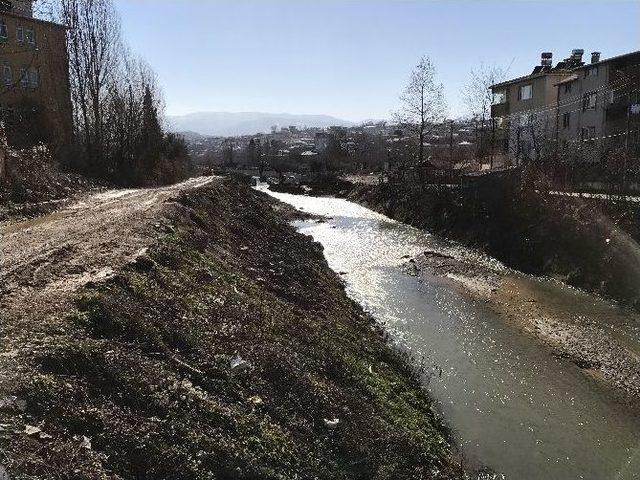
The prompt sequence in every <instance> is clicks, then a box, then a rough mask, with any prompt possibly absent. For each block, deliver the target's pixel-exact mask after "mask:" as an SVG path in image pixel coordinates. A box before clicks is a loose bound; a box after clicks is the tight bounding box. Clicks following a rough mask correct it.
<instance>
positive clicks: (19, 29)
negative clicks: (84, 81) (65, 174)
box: [0, 0, 73, 149]
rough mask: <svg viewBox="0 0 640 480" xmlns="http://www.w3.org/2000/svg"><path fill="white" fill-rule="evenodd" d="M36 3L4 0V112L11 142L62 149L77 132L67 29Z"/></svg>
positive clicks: (0, 51)
mask: <svg viewBox="0 0 640 480" xmlns="http://www.w3.org/2000/svg"><path fill="white" fill-rule="evenodd" d="M32 4H33V2H32V1H24V0H23V1H8V0H0V114H1V117H2V119H3V121H4V123H5V129H6V133H7V137H8V140H9V142H10V143H12V144H14V145H16V146H19V147H24V146H29V145H33V144H37V143H39V142H45V143H48V144H50V145H51V146H52V147H53V148H54V149H60V148H63V147H64V146H67V145H69V144H70V143H71V141H72V135H73V118H72V110H71V99H70V89H69V62H68V58H67V49H66V32H65V27H64V26H62V25H58V24H55V23H51V22H46V21H43V20H39V19H36V18H33V16H32V14H33V11H32Z"/></svg>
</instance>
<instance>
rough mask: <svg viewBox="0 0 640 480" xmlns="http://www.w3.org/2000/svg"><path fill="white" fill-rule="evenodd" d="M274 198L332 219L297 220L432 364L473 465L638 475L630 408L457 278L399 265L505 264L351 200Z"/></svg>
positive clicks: (562, 475)
mask: <svg viewBox="0 0 640 480" xmlns="http://www.w3.org/2000/svg"><path fill="white" fill-rule="evenodd" d="M273 195H274V196H276V197H277V198H279V199H280V200H283V201H285V202H287V203H289V204H292V205H294V206H295V207H297V208H300V209H303V210H304V211H306V212H309V213H314V214H321V215H326V216H330V217H332V219H331V220H329V221H327V222H326V223H317V222H299V223H297V224H296V226H297V228H298V229H299V231H300V232H302V233H305V234H308V235H312V236H313V238H314V239H315V240H316V241H318V242H320V243H322V245H323V246H324V248H325V255H326V257H327V260H328V262H329V264H330V266H331V267H332V268H333V269H334V270H335V271H338V272H344V273H345V274H344V278H345V281H346V283H347V289H348V292H349V294H350V295H351V296H352V298H354V299H355V300H356V301H358V302H359V303H360V304H362V305H363V306H364V307H365V308H366V309H367V310H368V311H370V312H371V313H372V314H373V315H374V316H375V317H376V318H377V319H378V320H379V321H381V322H383V323H384V324H385V325H386V327H387V328H388V330H389V331H390V332H391V333H392V336H393V337H394V338H395V339H396V340H397V341H398V342H399V343H401V344H403V345H404V346H405V347H407V348H409V349H411V350H412V351H413V353H414V354H415V356H416V358H424V362H425V364H426V365H427V366H429V367H431V371H432V372H433V375H432V376H431V379H430V381H429V382H428V385H429V389H430V391H431V394H432V396H433V397H434V398H435V399H436V401H437V402H438V404H439V410H440V412H441V413H442V415H443V416H444V417H445V419H446V421H447V422H448V424H449V425H450V426H451V427H452V428H453V429H454V431H455V434H456V437H457V440H458V442H459V443H460V446H461V448H462V450H463V451H464V455H465V457H466V459H467V460H468V461H469V462H470V463H471V464H472V465H475V466H480V465H486V466H489V467H491V468H492V469H494V470H496V471H498V472H501V473H502V474H503V475H504V478H508V479H514V480H524V479H532V480H533V479H536V480H538V479H559V480H565V479H594V480H606V479H640V419H639V418H638V417H637V416H636V415H634V414H633V413H632V412H631V411H630V409H629V407H625V406H624V405H622V404H620V403H618V402H616V401H615V400H614V399H613V398H612V396H611V394H610V393H609V392H607V391H605V390H604V389H603V388H602V387H600V386H599V384H597V383H596V382H594V381H593V380H591V379H589V378H588V377H587V376H586V375H584V373H582V372H581V371H580V370H579V369H578V367H576V366H575V365H574V364H572V363H570V362H568V361H566V360H563V359H558V358H554V357H552V356H551V355H549V353H548V352H547V351H545V350H544V349H543V348H542V347H540V346H539V345H537V344H536V343H535V342H534V341H533V340H532V339H530V338H528V337H525V336H523V335H522V334H521V333H519V332H518V331H517V330H515V329H514V328H513V327H510V326H509V325H507V324H506V323H505V322H504V321H503V320H502V319H501V318H498V317H497V316H496V315H495V314H494V313H492V312H491V311H490V310H488V309H487V308H486V307H485V306H484V305H483V303H482V302H479V301H477V300H473V299H471V298H470V297H469V296H468V295H465V294H464V293H461V292H460V290H459V289H457V288H455V287H454V286H453V285H452V284H451V283H447V281H446V280H442V279H440V278H436V277H433V278H427V279H423V280H420V279H418V278H415V277H411V276H409V275H407V274H405V273H403V272H402V270H401V269H400V268H399V266H400V265H401V264H402V263H403V260H402V257H403V256H405V255H411V256H413V255H417V254H419V253H420V252H422V251H424V250H425V249H430V250H436V251H441V252H443V253H446V254H449V255H453V256H454V257H457V258H464V259H469V258H471V259H472V260H473V261H474V262H483V263H485V264H487V265H489V266H490V267H491V268H493V269H498V270H499V269H501V268H504V267H502V266H501V265H500V263H499V262H497V261H495V260H492V259H490V258H487V257H484V256H482V255H480V254H478V253H476V252H473V251H471V250H467V249H464V248H460V247H457V246H455V245H452V244H450V243H447V242H445V241H443V240H441V239H438V238H436V237H434V236H430V235H428V234H426V233H424V232H423V231H420V230H417V229H414V228H412V227H409V226H406V225H403V224H400V223H397V222H395V221H392V220H389V219H388V218H386V217H384V216H382V215H379V214H377V213H374V212H372V211H370V210H367V209H365V208H363V207H360V206H358V205H356V204H354V203H351V202H347V201H345V200H340V199H331V198H313V197H304V196H298V195H287V194H273ZM549 288H552V287H549ZM569 301H570V300H569Z"/></svg>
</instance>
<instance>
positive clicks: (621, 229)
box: [348, 182, 640, 310]
mask: <svg viewBox="0 0 640 480" xmlns="http://www.w3.org/2000/svg"><path fill="white" fill-rule="evenodd" d="M348 198H349V199H352V200H355V201H358V202H359V203H361V204H363V205H365V206H367V207H369V208H372V209H373V210H376V211H378V212H380V213H383V214H385V215H387V216H389V217H391V218H393V219H395V220H398V221H401V222H404V223H408V224H410V225H413V226H416V227H419V228H425V229H427V230H428V231H430V232H432V233H435V234H438V235H441V236H443V237H445V238H449V239H452V240H455V241H459V242H461V243H463V244H465V245H468V246H470V247H473V248H477V249H479V250H482V251H483V252H486V253H487V254H488V255H490V256H492V257H494V258H497V259H498V260H500V261H501V262H503V263H504V264H505V265H507V266H509V267H511V268H514V269H516V270H519V271H521V272H524V273H527V274H532V275H538V276H547V277H552V278H555V279H558V280H560V281H562V282H563V283H566V284H568V285H571V286H574V287H578V288H581V289H584V290H586V291H589V292H593V293H596V294H598V295H601V296H604V297H607V298H609V299H612V300H614V301H616V302H619V303H621V304H623V305H625V306H628V307H630V308H634V309H636V310H639V309H640V290H638V288H637V287H638V285H640V247H639V246H638V243H637V242H638V239H640V222H639V221H638V218H640V207H638V206H637V205H635V204H628V203H625V202H615V201H608V202H604V201H601V200H597V199H588V198H572V197H558V196H552V195H544V194H540V193H536V192H535V191H533V190H530V189H522V188H520V186H519V184H518V183H516V182H506V183H501V182H493V183H491V182H486V184H481V183H480V184H479V185H477V186H476V185H470V186H467V187H465V188H458V189H438V188H425V189H421V188H418V187H416V186H414V187H413V188H412V187H410V186H406V185H396V184H389V183H385V184H380V185H374V186H356V187H354V188H353V189H352V191H351V192H350V193H349V195H348Z"/></svg>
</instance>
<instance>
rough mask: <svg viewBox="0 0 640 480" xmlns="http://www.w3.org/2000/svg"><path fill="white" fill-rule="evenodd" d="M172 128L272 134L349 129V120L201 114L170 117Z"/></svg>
mask: <svg viewBox="0 0 640 480" xmlns="http://www.w3.org/2000/svg"><path fill="white" fill-rule="evenodd" d="M167 124H168V128H169V130H171V131H174V132H185V131H189V132H195V133H199V134H201V135H212V136H225V137H226V136H237V135H252V134H255V133H268V132H270V131H271V127H272V126H274V125H276V126H278V127H288V126H296V127H300V128H301V127H317V128H326V127H331V126H341V127H349V126H353V125H355V124H354V123H353V122H350V121H348V120H342V119H340V118H336V117H332V116H330V115H294V114H290V113H262V112H198V113H189V114H187V115H170V116H168V117H167Z"/></svg>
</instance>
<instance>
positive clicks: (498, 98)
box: [493, 90, 507, 105]
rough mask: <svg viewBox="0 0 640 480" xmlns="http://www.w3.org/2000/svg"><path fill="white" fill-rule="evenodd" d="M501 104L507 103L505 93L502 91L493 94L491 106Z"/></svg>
mask: <svg viewBox="0 0 640 480" xmlns="http://www.w3.org/2000/svg"><path fill="white" fill-rule="evenodd" d="M502 103H507V92H505V91H504V90H498V91H495V92H493V104H494V105H500V104H502Z"/></svg>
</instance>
